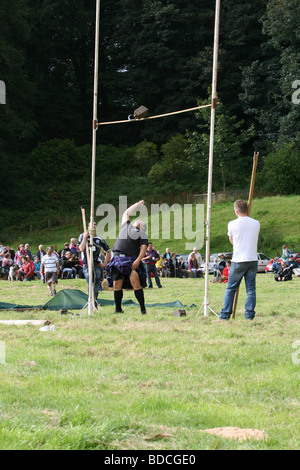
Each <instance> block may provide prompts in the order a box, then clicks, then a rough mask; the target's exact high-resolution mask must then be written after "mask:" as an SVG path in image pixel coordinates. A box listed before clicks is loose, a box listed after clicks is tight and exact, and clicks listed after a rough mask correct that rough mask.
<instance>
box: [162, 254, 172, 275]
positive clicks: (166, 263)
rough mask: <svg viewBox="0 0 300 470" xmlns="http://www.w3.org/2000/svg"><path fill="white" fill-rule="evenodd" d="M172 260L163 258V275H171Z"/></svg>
mask: <svg viewBox="0 0 300 470" xmlns="http://www.w3.org/2000/svg"><path fill="white" fill-rule="evenodd" d="M170 274H171V271H170V260H169V259H168V258H163V262H162V277H170Z"/></svg>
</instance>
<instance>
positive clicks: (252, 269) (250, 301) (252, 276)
mask: <svg viewBox="0 0 300 470" xmlns="http://www.w3.org/2000/svg"><path fill="white" fill-rule="evenodd" d="M257 264H258V262H257V261H247V262H243V263H234V262H233V263H231V268H230V271H229V278H228V284H227V288H226V291H225V295H224V306H223V308H222V310H221V313H220V316H219V318H220V319H222V320H229V318H230V315H231V314H232V307H233V302H234V297H235V293H236V291H237V289H238V287H239V285H240V283H241V280H242V279H243V277H244V278H245V285H246V292H247V299H246V302H245V318H246V320H253V318H254V317H255V305H256V274H257Z"/></svg>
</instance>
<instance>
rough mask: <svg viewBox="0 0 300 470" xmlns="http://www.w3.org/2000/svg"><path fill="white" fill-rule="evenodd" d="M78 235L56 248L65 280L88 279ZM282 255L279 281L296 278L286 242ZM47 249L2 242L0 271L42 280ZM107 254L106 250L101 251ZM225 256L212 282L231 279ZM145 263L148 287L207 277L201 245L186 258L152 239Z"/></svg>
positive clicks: (277, 263)
mask: <svg viewBox="0 0 300 470" xmlns="http://www.w3.org/2000/svg"><path fill="white" fill-rule="evenodd" d="M76 242H77V240H76V238H71V240H70V242H66V243H65V244H64V247H63V248H62V249H61V250H59V251H55V250H54V254H56V255H57V258H58V260H59V267H60V270H59V278H61V279H75V278H79V279H84V275H83V267H82V261H81V253H80V251H79V249H78V245H77V243H76ZM282 250H283V251H282V256H281V257H280V258H279V257H275V258H274V261H273V265H272V271H273V272H274V274H275V280H276V281H288V280H291V279H292V274H293V272H294V274H296V275H300V264H299V262H298V261H297V259H295V258H294V257H293V256H292V255H291V252H290V250H289V249H288V247H287V246H286V245H283V247H282ZM45 254H46V251H45V250H44V246H43V245H39V247H38V250H37V251H36V252H35V253H33V252H32V251H31V249H30V246H29V244H28V243H26V244H22V243H21V244H20V245H19V246H18V249H17V251H14V250H13V248H12V247H11V246H10V245H6V246H3V245H2V243H1V242H0V274H1V278H2V279H8V278H9V272H10V268H11V267H12V266H13V267H14V268H15V279H16V280H19V281H23V282H25V281H29V280H33V279H41V278H43V275H42V274H41V272H40V269H41V263H42V259H43V257H44V256H45ZM101 256H105V253H103V254H101ZM222 256H223V257H224V255H219V259H217V258H215V259H214V264H213V268H214V273H213V278H212V282H223V283H227V282H228V276H229V271H230V266H231V261H230V260H225V258H224V259H221V258H222ZM101 261H102V260H101V259H99V262H101ZM143 262H144V264H145V267H146V272H147V279H148V287H152V279H153V278H154V279H155V281H156V284H157V286H158V287H161V282H160V278H164V277H168V278H169V277H170V278H201V277H204V273H203V269H201V265H202V256H201V254H200V253H199V252H198V250H197V248H194V249H193V251H192V252H191V253H190V254H189V255H188V256H187V255H186V256H185V259H184V258H183V256H178V255H177V254H176V253H174V252H171V251H170V249H169V248H166V250H165V253H164V254H161V253H160V251H158V250H156V249H155V247H154V246H153V245H152V243H151V242H150V244H149V247H148V251H147V253H146V256H145V258H144V259H143ZM105 277H106V273H105V270H104V271H103V272H102V277H101V281H102V280H103V279H104V278H105Z"/></svg>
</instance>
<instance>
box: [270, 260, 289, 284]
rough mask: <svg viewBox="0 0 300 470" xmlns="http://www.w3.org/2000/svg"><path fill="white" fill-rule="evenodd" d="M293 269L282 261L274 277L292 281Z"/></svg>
mask: <svg viewBox="0 0 300 470" xmlns="http://www.w3.org/2000/svg"><path fill="white" fill-rule="evenodd" d="M292 277H293V276H292V269H291V268H290V267H289V266H288V265H287V263H286V262H285V261H282V263H281V266H280V269H279V270H278V273H277V274H276V276H275V277H274V279H275V281H278V282H282V281H291V280H292Z"/></svg>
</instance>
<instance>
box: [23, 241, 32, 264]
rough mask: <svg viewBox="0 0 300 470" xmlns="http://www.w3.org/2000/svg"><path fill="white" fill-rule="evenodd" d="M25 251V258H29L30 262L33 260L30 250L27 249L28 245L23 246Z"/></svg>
mask: <svg viewBox="0 0 300 470" xmlns="http://www.w3.org/2000/svg"><path fill="white" fill-rule="evenodd" d="M25 251H26V253H27V256H29V258H30V259H31V260H33V256H32V253H31V250H30V249H29V243H26V244H25Z"/></svg>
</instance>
